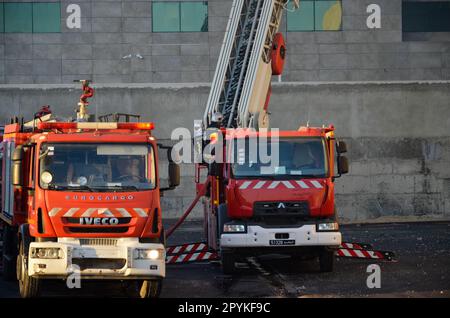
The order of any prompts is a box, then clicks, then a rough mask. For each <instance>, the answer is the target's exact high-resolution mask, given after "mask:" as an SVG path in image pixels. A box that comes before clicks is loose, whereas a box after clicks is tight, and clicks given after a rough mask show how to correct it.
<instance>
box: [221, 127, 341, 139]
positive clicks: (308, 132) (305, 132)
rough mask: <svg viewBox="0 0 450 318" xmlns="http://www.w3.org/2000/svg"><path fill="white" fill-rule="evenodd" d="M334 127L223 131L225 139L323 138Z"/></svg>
mask: <svg viewBox="0 0 450 318" xmlns="http://www.w3.org/2000/svg"><path fill="white" fill-rule="evenodd" d="M333 131H334V126H332V125H330V126H328V127H306V126H305V127H303V126H302V127H300V128H299V129H298V130H279V131H271V130H268V131H259V132H258V131H255V130H254V129H224V130H223V132H225V133H226V139H231V138H246V137H251V138H252V137H272V136H278V137H324V136H325V135H326V134H328V133H330V132H333Z"/></svg>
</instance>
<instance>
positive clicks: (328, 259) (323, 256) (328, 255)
mask: <svg viewBox="0 0 450 318" xmlns="http://www.w3.org/2000/svg"><path fill="white" fill-rule="evenodd" d="M335 258H336V256H335V253H334V250H329V249H324V250H323V251H322V252H321V253H320V255H319V263H320V271H321V272H322V273H329V272H332V271H333V269H334V261H335Z"/></svg>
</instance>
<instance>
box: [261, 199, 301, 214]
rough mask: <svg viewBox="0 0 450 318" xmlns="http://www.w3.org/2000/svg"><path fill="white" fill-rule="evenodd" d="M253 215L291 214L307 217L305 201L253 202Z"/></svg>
mask: <svg viewBox="0 0 450 318" xmlns="http://www.w3.org/2000/svg"><path fill="white" fill-rule="evenodd" d="M254 212H255V215H272V214H273V215H280V214H293V215H303V216H309V205H308V202H307V201H297V202H255V205H254Z"/></svg>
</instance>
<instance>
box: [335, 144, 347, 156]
mask: <svg viewBox="0 0 450 318" xmlns="http://www.w3.org/2000/svg"><path fill="white" fill-rule="evenodd" d="M336 151H337V152H338V153H346V152H347V144H346V143H345V141H338V142H337V143H336Z"/></svg>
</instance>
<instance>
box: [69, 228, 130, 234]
mask: <svg viewBox="0 0 450 318" xmlns="http://www.w3.org/2000/svg"><path fill="white" fill-rule="evenodd" d="M66 229H67V230H69V232H71V233H126V232H127V231H128V226H115V227H73V226H72V227H67V228H66Z"/></svg>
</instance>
